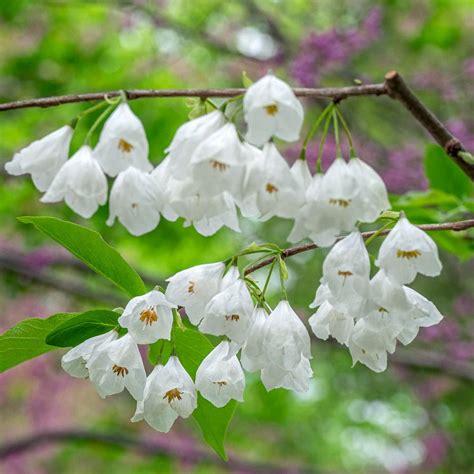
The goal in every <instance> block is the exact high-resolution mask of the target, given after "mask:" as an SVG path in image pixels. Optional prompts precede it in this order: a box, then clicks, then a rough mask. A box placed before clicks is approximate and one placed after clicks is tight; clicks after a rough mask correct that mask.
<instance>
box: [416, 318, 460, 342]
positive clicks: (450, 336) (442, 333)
mask: <svg viewBox="0 0 474 474" xmlns="http://www.w3.org/2000/svg"><path fill="white" fill-rule="evenodd" d="M459 333H460V328H459V323H458V322H457V321H455V320H453V319H452V318H451V319H448V318H445V319H443V321H441V322H440V323H439V324H437V325H436V326H430V327H428V328H423V329H422V331H421V332H420V337H421V339H423V340H424V341H427V342H431V341H436V340H438V341H446V342H457V341H458V339H459Z"/></svg>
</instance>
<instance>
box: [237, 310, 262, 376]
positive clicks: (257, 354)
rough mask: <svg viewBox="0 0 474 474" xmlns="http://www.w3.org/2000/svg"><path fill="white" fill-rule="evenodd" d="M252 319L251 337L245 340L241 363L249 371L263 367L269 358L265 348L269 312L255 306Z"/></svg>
mask: <svg viewBox="0 0 474 474" xmlns="http://www.w3.org/2000/svg"><path fill="white" fill-rule="evenodd" d="M252 320H253V323H252V327H251V329H250V334H249V337H248V338H247V340H246V341H245V345H244V346H243V348H242V352H241V355H240V363H241V364H242V367H243V368H244V369H245V370H247V371H248V372H256V371H257V370H260V369H263V367H264V366H265V364H266V360H267V358H266V356H265V352H264V349H263V340H264V337H265V321H266V320H267V312H266V311H265V310H264V309H263V308H258V307H257V308H255V310H254V313H253V316H252Z"/></svg>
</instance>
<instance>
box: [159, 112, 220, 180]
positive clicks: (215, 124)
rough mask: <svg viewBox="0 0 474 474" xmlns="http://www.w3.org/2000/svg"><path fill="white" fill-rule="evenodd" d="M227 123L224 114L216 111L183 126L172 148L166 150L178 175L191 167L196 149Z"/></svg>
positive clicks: (171, 144) (174, 138)
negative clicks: (192, 156) (190, 161)
mask: <svg viewBox="0 0 474 474" xmlns="http://www.w3.org/2000/svg"><path fill="white" fill-rule="evenodd" d="M224 123H225V118H224V115H223V113H222V112H220V111H219V110H215V111H214V112H211V113H209V114H206V115H203V116H201V117H198V118H196V119H194V120H190V121H189V122H186V123H184V124H183V125H181V126H180V127H179V128H178V130H177V131H176V133H175V135H174V137H173V140H172V141H171V143H170V146H169V147H168V148H167V149H166V150H165V151H166V153H168V154H169V155H168V156H169V158H170V167H171V168H172V170H173V171H175V172H177V173H182V172H183V169H185V168H186V167H187V166H189V160H190V157H191V155H192V154H193V153H194V151H195V150H196V147H197V146H198V145H199V144H200V143H201V142H203V141H204V140H206V138H208V137H209V136H210V135H212V134H213V133H214V132H217V130H219V129H220V128H221V127H222V126H223V125H224Z"/></svg>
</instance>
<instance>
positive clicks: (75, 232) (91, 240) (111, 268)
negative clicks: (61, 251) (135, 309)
mask: <svg viewBox="0 0 474 474" xmlns="http://www.w3.org/2000/svg"><path fill="white" fill-rule="evenodd" d="M18 220H19V221H20V222H24V223H26V224H33V225H34V226H35V227H36V228H37V229H38V230H40V231H41V232H43V233H45V234H46V235H48V236H49V237H51V238H52V239H54V240H55V241H56V242H58V243H59V244H61V245H62V246H63V247H65V248H66V249H67V250H69V252H71V253H72V254H73V255H75V256H76V257H77V258H79V259H80V260H82V261H83V262H84V263H85V264H86V265H87V266H88V267H90V268H91V269H92V270H94V271H95V272H96V273H98V274H99V275H102V276H104V277H105V278H107V279H109V280H110V281H111V282H112V283H115V284H116V285H117V286H118V287H119V288H120V289H121V290H123V291H124V292H125V293H127V294H128V295H129V296H137V295H142V294H143V293H145V292H146V288H145V284H144V283H143V280H142V279H141V278H140V275H138V273H137V272H136V271H135V270H134V269H133V268H132V267H131V266H130V265H129V264H128V263H127V262H126V261H125V260H124V259H123V257H122V256H121V255H120V254H119V253H118V252H117V251H116V250H115V249H114V248H113V247H111V246H110V245H109V244H108V243H107V242H105V240H104V239H103V238H102V236H101V235H100V234H99V233H98V232H96V231H94V230H91V229H88V228H87V227H83V226H80V225H78V224H73V223H72V222H68V221H63V220H61V219H56V218H55V217H43V216H38V217H35V216H32V217H30V216H25V217H19V218H18Z"/></svg>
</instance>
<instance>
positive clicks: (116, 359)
mask: <svg viewBox="0 0 474 474" xmlns="http://www.w3.org/2000/svg"><path fill="white" fill-rule="evenodd" d="M86 368H87V369H88V371H89V378H90V380H91V382H92V383H93V384H94V385H95V388H96V390H97V392H98V394H99V395H100V396H101V397H102V398H105V397H107V396H109V395H114V394H116V393H120V392H122V391H123V389H124V388H126V389H127V390H128V391H129V392H130V395H132V397H133V398H134V399H135V400H141V399H142V398H143V390H144V389H145V383H146V373H145V368H144V367H143V361H142V358H141V356H140V352H139V350H138V346H137V344H136V343H135V342H134V341H133V339H132V337H131V336H130V335H129V334H126V335H125V336H123V337H121V338H120V339H117V340H115V341H111V342H107V343H104V344H102V345H101V346H99V347H98V348H97V349H96V350H95V351H94V352H93V354H92V356H91V357H90V358H89V360H88V361H87V364H86Z"/></svg>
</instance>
